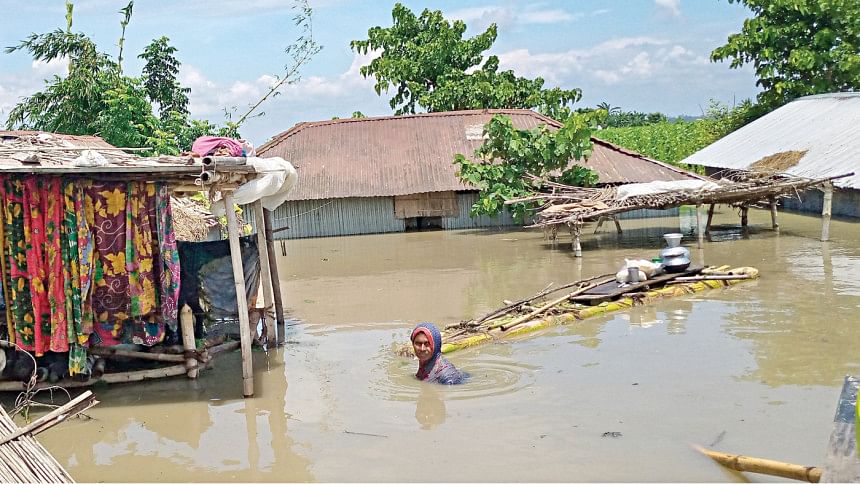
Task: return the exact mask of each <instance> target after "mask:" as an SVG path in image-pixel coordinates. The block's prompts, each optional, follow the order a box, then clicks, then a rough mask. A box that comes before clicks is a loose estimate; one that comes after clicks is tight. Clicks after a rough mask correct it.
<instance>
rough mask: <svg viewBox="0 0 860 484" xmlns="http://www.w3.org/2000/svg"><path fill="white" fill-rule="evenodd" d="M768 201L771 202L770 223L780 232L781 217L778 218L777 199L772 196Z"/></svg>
mask: <svg viewBox="0 0 860 484" xmlns="http://www.w3.org/2000/svg"><path fill="white" fill-rule="evenodd" d="M768 202H769V204H770V223H771V225H772V226H773V230H774V231H775V232H779V219H778V218H777V210H776V209H777V206H776V199H775V198H773V197H770V198H769V199H768Z"/></svg>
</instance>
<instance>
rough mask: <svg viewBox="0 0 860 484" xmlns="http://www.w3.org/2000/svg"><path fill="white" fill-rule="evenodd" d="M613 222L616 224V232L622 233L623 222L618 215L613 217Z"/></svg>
mask: <svg viewBox="0 0 860 484" xmlns="http://www.w3.org/2000/svg"><path fill="white" fill-rule="evenodd" d="M612 221H613V222H615V230H616V231H618V233H619V234H620V233H621V222H619V221H618V215H613V216H612Z"/></svg>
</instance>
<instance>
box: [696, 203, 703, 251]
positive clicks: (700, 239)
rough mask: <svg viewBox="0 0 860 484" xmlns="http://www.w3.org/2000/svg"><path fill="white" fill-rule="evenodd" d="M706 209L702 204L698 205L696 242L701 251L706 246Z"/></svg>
mask: <svg viewBox="0 0 860 484" xmlns="http://www.w3.org/2000/svg"><path fill="white" fill-rule="evenodd" d="M703 215H704V207H703V205H702V204H701V203H697V204H696V240H697V244H698V248H699V249H701V248H702V246H703V245H704V244H705V229H704V228H703V227H702V221H703V220H702V219H704V216H703Z"/></svg>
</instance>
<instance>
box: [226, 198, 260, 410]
mask: <svg viewBox="0 0 860 484" xmlns="http://www.w3.org/2000/svg"><path fill="white" fill-rule="evenodd" d="M224 205H225V206H226V207H227V235H228V238H229V241H230V259H231V260H232V262H233V281H234V282H235V284H236V303H237V304H236V305H237V307H238V309H239V340H240V342H241V347H242V394H243V395H244V396H246V397H252V396H254V363H253V360H252V355H251V326H250V325H249V324H248V300H247V299H246V296H245V294H246V293H245V272H244V269H243V267H242V252H241V251H242V248H241V246H240V245H239V222H238V221H237V220H236V211H235V210H233V195H232V193H230V192H226V193H225V194H224Z"/></svg>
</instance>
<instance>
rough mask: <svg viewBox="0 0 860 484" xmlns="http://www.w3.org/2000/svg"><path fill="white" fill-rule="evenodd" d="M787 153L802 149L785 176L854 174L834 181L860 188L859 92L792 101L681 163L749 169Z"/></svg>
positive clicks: (845, 185)
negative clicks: (802, 153)
mask: <svg viewBox="0 0 860 484" xmlns="http://www.w3.org/2000/svg"><path fill="white" fill-rule="evenodd" d="M786 151H806V155H804V156H803V157H802V158H801V159H800V161H799V162H798V164H797V165H795V166H794V167H792V168H789V169H787V170H785V172H786V173H789V174H792V175H797V176H802V177H808V178H823V177H826V176H836V175H844V174H846V173H850V172H854V173H855V174H854V176H851V177H848V178H843V179H841V180H837V181H836V182H835V184H836V185H837V186H840V187H843V188H860V93H833V94H819V95H816V96H807V97H802V98H799V99H796V100H794V101H792V102H790V103H788V104H786V105H785V106H782V107H780V108H779V109H776V110H774V111H772V112H770V113H768V114H767V115H765V116H762V117H761V118H759V119H757V120H755V121H753V122H752V123H750V124H748V125H746V126H744V127H742V128H740V129H738V130H737V131H735V132H733V133H730V134H729V135H728V136H726V137H724V138H722V139H720V140H718V141H716V142H714V143H713V144H711V145H709V146H707V147H705V148H703V149H701V150H699V151H697V152H696V153H693V154H692V155H690V156H689V157H687V158H686V159H684V160H683V161H682V163H690V164H696V165H705V166H709V167H714V168H732V169H741V170H743V169H748V168H749V167H750V165H752V164H753V163H755V162H756V161H758V160H760V159H762V158H764V157H766V156H770V155H774V154H777V153H783V152H786Z"/></svg>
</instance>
